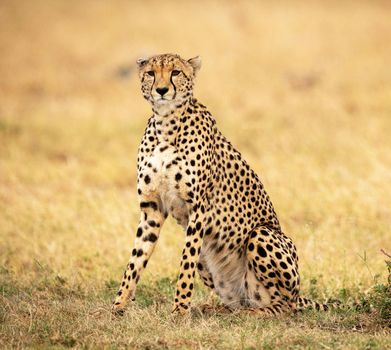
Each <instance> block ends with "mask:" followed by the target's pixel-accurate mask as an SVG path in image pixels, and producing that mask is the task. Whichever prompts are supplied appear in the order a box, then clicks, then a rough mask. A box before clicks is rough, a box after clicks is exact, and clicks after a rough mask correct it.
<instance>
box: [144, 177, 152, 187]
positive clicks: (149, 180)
mask: <svg viewBox="0 0 391 350" xmlns="http://www.w3.org/2000/svg"><path fill="white" fill-rule="evenodd" d="M144 181H145V183H146V184H147V185H148V184H149V183H150V182H151V178H150V177H149V176H148V175H145V177H144Z"/></svg>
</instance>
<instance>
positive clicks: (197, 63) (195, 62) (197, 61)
mask: <svg viewBox="0 0 391 350" xmlns="http://www.w3.org/2000/svg"><path fill="white" fill-rule="evenodd" d="M187 62H189V63H190V65H191V66H192V67H193V71H194V75H196V74H197V73H198V71H199V70H200V68H201V57H200V56H196V57H193V58H190V59H189V60H187Z"/></svg>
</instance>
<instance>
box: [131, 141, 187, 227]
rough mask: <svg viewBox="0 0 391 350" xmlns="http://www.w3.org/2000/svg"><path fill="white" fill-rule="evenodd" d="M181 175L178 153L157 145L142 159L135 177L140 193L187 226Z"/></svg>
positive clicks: (165, 146)
mask: <svg viewBox="0 0 391 350" xmlns="http://www.w3.org/2000/svg"><path fill="white" fill-rule="evenodd" d="M184 177H185V174H184V172H183V171H182V161H181V159H180V157H178V151H177V149H176V148H175V147H174V146H171V145H161V144H160V145H159V146H158V147H156V148H155V149H154V151H153V153H152V155H151V156H150V157H149V158H148V159H146V161H145V162H144V166H143V167H142V168H141V171H140V175H139V180H138V182H139V188H140V189H141V191H142V194H143V195H144V196H146V197H148V198H150V199H155V200H157V201H158V202H159V203H160V204H161V206H162V208H163V212H164V213H166V214H171V215H172V216H173V217H174V218H175V219H176V220H177V221H178V223H179V224H180V225H182V226H184V227H185V226H187V222H188V216H189V214H188V213H189V211H188V207H187V203H186V202H185V198H186V194H185V192H184V188H183V182H184V180H185V179H184Z"/></svg>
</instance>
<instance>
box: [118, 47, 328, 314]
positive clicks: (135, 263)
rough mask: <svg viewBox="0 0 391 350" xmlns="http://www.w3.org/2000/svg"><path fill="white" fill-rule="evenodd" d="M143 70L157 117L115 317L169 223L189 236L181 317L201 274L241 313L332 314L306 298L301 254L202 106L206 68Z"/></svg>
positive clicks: (193, 62) (150, 63) (162, 62)
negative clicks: (200, 86) (201, 75)
mask: <svg viewBox="0 0 391 350" xmlns="http://www.w3.org/2000/svg"><path fill="white" fill-rule="evenodd" d="M138 65H139V76H140V80H141V91H142V93H143V95H144V97H145V98H146V99H147V100H148V101H149V102H150V103H151V104H152V109H153V116H152V117H151V118H150V119H149V120H148V124H147V127H146V129H145V132H144V136H143V138H142V140H141V145H140V147H139V152H138V159H137V165H138V181H137V191H138V196H139V203H140V212H141V213H140V221H139V225H138V228H137V232H136V239H135V243H134V248H133V250H132V252H131V257H130V261H129V263H128V265H127V268H126V270H125V273H124V276H123V280H122V283H121V287H120V289H119V292H118V295H117V297H116V300H115V302H114V306H113V309H114V311H115V312H122V311H123V310H124V308H125V305H126V303H127V301H128V299H132V300H134V297H135V290H136V284H137V282H138V281H139V279H140V276H141V273H142V271H143V269H144V268H145V267H146V265H147V263H148V260H149V258H150V256H151V254H152V252H153V249H154V247H155V245H156V243H157V241H158V238H159V235H160V230H161V228H162V226H163V223H164V221H165V219H166V218H167V216H168V215H169V214H171V215H172V216H173V217H174V218H175V219H176V220H177V221H178V223H179V224H180V225H181V226H182V227H183V229H184V231H185V234H186V238H185V246H184V248H183V251H182V258H181V263H180V273H179V278H178V281H177V285H176V293H175V302H174V309H173V310H174V311H179V312H186V311H187V310H188V309H189V307H190V301H191V297H192V294H193V289H194V276H195V273H196V271H198V273H199V275H200V277H201V279H202V281H203V282H204V283H205V285H206V286H208V287H209V288H211V289H212V290H213V291H215V292H216V293H217V294H218V295H219V296H220V298H221V300H222V302H223V304H224V305H226V307H227V308H229V309H232V310H233V309H249V310H253V311H255V312H257V313H260V314H266V315H275V314H279V313H283V312H289V311H294V310H297V309H302V308H306V307H310V306H312V307H315V308H317V309H324V308H326V306H324V305H321V304H318V303H315V302H312V301H309V300H307V299H305V298H301V297H299V287H300V277H299V272H298V257H297V253H296V248H295V245H294V244H293V242H292V240H291V239H290V238H289V237H288V236H286V235H285V234H284V233H283V232H282V230H281V227H280V223H279V221H278V219H277V215H276V213H275V211H274V208H273V205H272V203H271V201H270V198H269V196H268V195H267V193H266V191H265V189H264V187H263V184H262V182H261V181H260V179H259V177H258V175H257V174H255V172H254V171H253V170H252V169H251V168H250V166H249V165H248V164H247V162H246V161H245V160H244V159H243V157H242V155H241V154H240V153H239V152H238V151H237V150H236V149H235V148H234V147H233V146H232V145H231V143H230V142H229V141H228V140H227V139H226V138H225V137H224V136H223V135H222V134H221V132H220V131H219V130H218V128H217V126H216V122H215V119H214V118H213V117H212V115H211V114H210V113H209V111H208V110H207V108H206V107H205V106H204V105H202V104H201V103H199V102H198V101H197V100H196V99H195V98H194V97H193V85H194V78H195V76H196V73H197V71H198V70H199V68H200V65H201V62H200V59H199V58H198V57H196V58H193V59H190V60H184V59H182V58H181V57H179V56H178V55H172V54H165V55H158V56H154V57H151V58H149V59H140V60H139V61H138Z"/></svg>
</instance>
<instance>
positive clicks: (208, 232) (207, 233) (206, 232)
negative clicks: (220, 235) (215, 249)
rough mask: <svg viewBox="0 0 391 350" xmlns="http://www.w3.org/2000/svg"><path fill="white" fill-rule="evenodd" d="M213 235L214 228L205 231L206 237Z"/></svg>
mask: <svg viewBox="0 0 391 350" xmlns="http://www.w3.org/2000/svg"><path fill="white" fill-rule="evenodd" d="M211 233H212V227H208V228H207V229H206V231H205V236H209V235H210V234H211Z"/></svg>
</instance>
